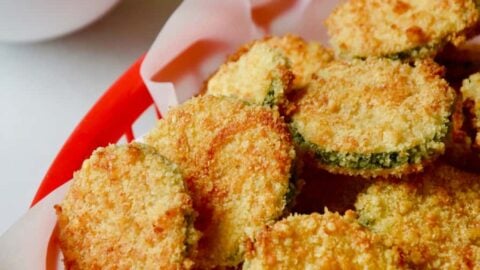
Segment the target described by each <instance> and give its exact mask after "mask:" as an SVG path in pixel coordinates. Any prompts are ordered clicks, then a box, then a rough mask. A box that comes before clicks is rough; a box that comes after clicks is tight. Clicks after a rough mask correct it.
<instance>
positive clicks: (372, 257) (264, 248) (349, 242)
mask: <svg viewBox="0 0 480 270" xmlns="http://www.w3.org/2000/svg"><path fill="white" fill-rule="evenodd" d="M398 260H399V258H398V257H397V256H396V254H395V252H394V251H392V250H388V249H385V248H384V246H383V245H382V243H381V241H380V238H379V237H377V236H375V235H374V234H372V233H371V232H370V231H369V230H368V229H366V228H364V227H362V226H361V225H360V224H358V222H357V220H356V214H355V213H354V212H353V211H347V212H346V213H345V215H344V216H340V215H339V214H337V213H331V212H329V211H328V210H326V211H325V213H324V214H323V215H320V214H316V213H315V214H311V215H294V216H289V217H288V218H286V219H283V220H281V221H279V222H277V223H275V224H274V225H273V226H270V227H267V228H266V229H265V230H263V231H262V232H261V233H260V234H259V236H258V237H257V239H256V241H255V242H254V243H251V244H250V248H249V251H248V254H247V256H246V260H245V262H244V264H243V269H245V270H247V269H248V270H250V269H251V270H254V269H262V270H267V269H272V270H273V269H284V270H287V269H288V270H289V269H399V268H401V266H400V265H395V264H396V262H397V261H398Z"/></svg>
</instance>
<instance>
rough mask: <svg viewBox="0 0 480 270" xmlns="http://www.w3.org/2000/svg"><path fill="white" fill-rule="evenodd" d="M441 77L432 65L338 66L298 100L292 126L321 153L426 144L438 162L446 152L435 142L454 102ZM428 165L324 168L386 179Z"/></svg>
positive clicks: (364, 152) (322, 72)
mask: <svg viewBox="0 0 480 270" xmlns="http://www.w3.org/2000/svg"><path fill="white" fill-rule="evenodd" d="M441 73H442V69H441V68H440V67H439V66H438V65H436V64H435V63H433V62H432V61H430V60H424V61H417V62H416V63H415V66H413V67H412V66H410V65H408V64H404V63H401V62H399V61H393V60H387V59H367V60H366V61H361V60H352V61H338V62H334V63H332V64H330V65H329V66H327V67H325V68H323V69H322V70H320V71H319V72H317V78H316V79H315V80H313V81H312V82H311V83H310V85H309V87H307V88H306V90H305V91H304V92H303V93H300V94H299V95H298V97H297V98H296V99H295V101H294V104H295V108H296V109H295V111H294V112H293V115H292V116H291V119H292V126H293V127H294V128H295V129H296V131H297V132H298V133H299V134H300V135H301V136H302V137H303V139H304V140H305V141H306V142H308V143H311V144H313V145H315V146H316V148H318V149H320V150H323V151H330V152H335V153H340V154H341V153H343V154H349V153H354V154H360V155H369V154H375V153H390V152H402V151H407V150H408V149H412V148H414V147H416V146H419V145H424V144H425V145H426V146H428V147H429V149H435V151H433V150H432V151H431V152H432V153H430V154H429V155H430V156H431V157H432V158H435V157H436V156H438V155H439V154H442V153H443V151H444V147H445V145H444V143H443V141H442V140H438V139H437V138H436V137H437V136H439V135H440V134H442V133H446V131H447V126H448V122H449V116H450V114H451V111H452V108H453V103H454V99H455V92H454V90H453V89H452V88H450V87H449V85H448V83H447V82H446V81H445V80H443V79H442V78H441V77H440V74H441ZM443 135H445V134H443ZM425 162H427V161H423V162H416V163H415V164H410V165H409V164H399V165H400V166H399V167H398V168H392V170H391V172H390V171H388V170H382V169H381V168H379V170H377V171H375V170H369V168H368V167H366V168H365V169H366V170H367V171H365V170H363V171H362V170H356V171H352V170H350V171H349V168H348V167H346V168H336V166H335V165H336V164H325V165H324V166H323V167H324V168H325V169H328V170H329V171H332V172H334V173H345V172H347V174H368V173H369V172H370V173H371V174H372V175H382V174H385V173H386V174H401V172H402V171H403V172H407V171H416V170H421V169H422V164H425ZM340 167H342V166H340Z"/></svg>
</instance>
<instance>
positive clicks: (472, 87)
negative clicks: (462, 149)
mask: <svg viewBox="0 0 480 270" xmlns="http://www.w3.org/2000/svg"><path fill="white" fill-rule="evenodd" d="M460 91H461V92H462V98H463V105H464V107H465V109H467V110H468V114H469V115H468V118H469V119H468V121H470V125H471V128H472V129H473V132H474V133H475V135H474V144H475V147H477V148H479V149H480V73H475V74H473V75H471V76H470V77H468V78H467V79H465V80H464V81H463V84H462V88H461V89H460Z"/></svg>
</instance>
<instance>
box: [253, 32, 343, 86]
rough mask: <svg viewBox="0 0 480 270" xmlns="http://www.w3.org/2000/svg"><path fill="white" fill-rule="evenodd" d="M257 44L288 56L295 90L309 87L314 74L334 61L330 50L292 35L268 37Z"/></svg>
mask: <svg viewBox="0 0 480 270" xmlns="http://www.w3.org/2000/svg"><path fill="white" fill-rule="evenodd" d="M256 43H264V44H267V45H268V46H271V47H274V48H277V49H279V50H280V51H281V52H282V53H283V54H284V55H285V56H287V58H288V59H289V60H290V64H291V69H292V72H293V75H295V80H294V81H293V85H292V87H293V88H294V89H300V88H303V87H305V86H307V85H308V83H309V82H310V80H311V77H312V75H313V74H315V73H316V72H317V71H318V70H320V69H321V68H323V67H325V66H326V65H327V64H328V63H330V62H332V61H333V60H334V56H333V52H332V51H331V50H330V49H328V48H325V47H323V46H322V45H321V44H319V43H317V42H314V41H310V42H307V41H305V40H304V39H302V38H301V37H299V36H295V35H292V34H287V35H284V36H271V37H266V38H264V39H263V40H259V41H256Z"/></svg>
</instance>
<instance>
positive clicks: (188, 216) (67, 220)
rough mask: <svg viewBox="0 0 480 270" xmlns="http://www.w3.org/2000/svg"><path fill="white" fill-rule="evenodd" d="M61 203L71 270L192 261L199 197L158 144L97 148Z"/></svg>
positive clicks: (58, 207) (177, 265) (150, 266)
mask: <svg viewBox="0 0 480 270" xmlns="http://www.w3.org/2000/svg"><path fill="white" fill-rule="evenodd" d="M55 209H56V212H57V216H58V226H59V231H60V233H59V240H60V246H61V249H62V252H63V255H64V258H65V259H64V263H65V268H66V269H189V268H190V267H191V266H192V261H191V260H190V259H189V258H188V256H190V255H192V254H191V252H192V251H193V250H194V249H195V244H196V241H197V238H198V235H197V232H195V231H194V229H193V224H192V223H193V219H194V218H195V213H194V211H193V207H192V200H191V198H190V196H189V195H188V194H187V192H186V188H185V186H184V182H183V179H182V176H181V175H180V173H179V172H178V170H177V169H176V166H175V165H174V164H173V163H171V162H169V161H168V160H166V159H165V158H164V157H162V156H160V155H158V154H157V152H156V151H155V150H154V149H153V148H152V147H148V146H146V145H140V144H136V143H134V144H130V145H126V146H114V145H110V146H108V147H106V148H99V149H97V150H96V151H95V152H94V153H93V154H92V156H91V157H90V158H89V159H87V160H86V161H85V162H84V163H83V165H82V168H81V169H80V170H79V171H78V172H76V173H75V175H74V179H73V183H72V186H71V187H70V189H69V191H68V193H67V195H66V196H65V198H64V200H63V201H62V202H61V203H60V204H59V205H56V206H55ZM187 245H189V246H188V247H187Z"/></svg>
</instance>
